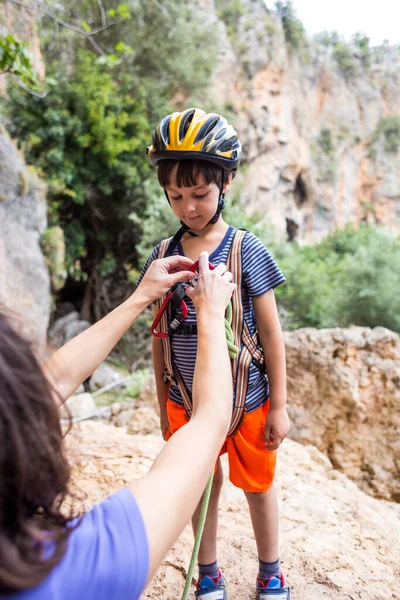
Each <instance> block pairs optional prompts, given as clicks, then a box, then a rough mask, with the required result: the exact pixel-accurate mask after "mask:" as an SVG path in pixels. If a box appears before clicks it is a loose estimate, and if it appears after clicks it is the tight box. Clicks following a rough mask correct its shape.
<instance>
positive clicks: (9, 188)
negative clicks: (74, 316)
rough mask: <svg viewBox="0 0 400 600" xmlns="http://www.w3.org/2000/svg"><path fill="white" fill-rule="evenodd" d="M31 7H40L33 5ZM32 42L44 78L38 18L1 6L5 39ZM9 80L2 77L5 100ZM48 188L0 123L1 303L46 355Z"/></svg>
mask: <svg viewBox="0 0 400 600" xmlns="http://www.w3.org/2000/svg"><path fill="white" fill-rule="evenodd" d="M31 6H32V7H34V8H35V7H38V2H37V1H36V0H34V2H33V3H32V5H31ZM6 33H11V34H12V35H13V36H15V37H16V39H18V40H27V45H28V48H29V51H30V53H31V55H32V57H33V65H34V67H35V69H36V70H37V72H38V75H39V77H40V78H43V76H44V64H43V60H42V57H41V54H40V48H39V40H38V35H37V26H36V17H35V13H34V12H32V11H31V10H30V11H29V10H23V9H21V8H20V7H16V6H13V5H12V4H10V3H7V2H3V3H0V35H3V34H6ZM5 90H6V75H0V95H2V94H4V93H5ZM45 196H46V189H45V186H44V184H43V183H42V182H41V181H40V179H39V177H37V175H36V174H35V173H34V171H33V170H32V169H30V168H29V167H27V166H26V165H25V163H24V160H23V158H22V155H21V153H20V152H18V150H17V148H16V146H15V144H14V143H13V142H12V141H11V140H10V139H9V137H8V136H7V134H6V133H5V131H4V130H3V128H2V127H1V123H0V302H1V303H2V304H3V305H5V306H6V308H9V309H10V310H11V311H13V312H14V313H16V314H17V315H20V316H21V319H18V321H19V327H20V329H22V330H23V331H24V333H25V334H26V335H27V337H28V338H29V339H31V340H32V341H33V342H34V344H35V346H36V347H37V349H38V350H39V352H40V353H42V352H44V347H45V342H46V330H47V326H48V322H49V313H50V281H49V275H48V272H47V268H46V265H45V261H44V259H43V256H42V252H41V249H40V245H39V241H40V236H41V234H42V233H43V232H44V230H45V229H46V226H47V220H46V203H45Z"/></svg>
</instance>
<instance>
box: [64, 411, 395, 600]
mask: <svg viewBox="0 0 400 600" xmlns="http://www.w3.org/2000/svg"><path fill="white" fill-rule="evenodd" d="M67 445H68V449H69V450H68V452H69V458H70V461H71V463H72V465H73V469H74V470H73V472H74V485H73V489H74V491H76V492H77V500H75V503H76V507H77V508H78V507H79V508H81V507H83V508H85V509H88V508H89V507H90V506H91V505H92V504H93V503H94V502H97V501H100V500H102V499H104V498H105V497H106V496H107V495H109V494H110V493H112V492H114V491H116V490H118V489H119V488H120V487H121V486H123V485H126V484H127V483H129V482H130V481H131V480H132V479H134V478H137V477H140V476H142V475H143V474H144V473H146V472H147V471H148V469H149V468H150V466H151V464H152V461H153V460H154V458H155V457H156V455H157V454H158V452H159V450H160V449H161V447H162V445H163V442H162V440H161V437H160V436H155V435H135V436H130V435H127V434H126V433H125V432H123V431H122V430H121V429H116V428H114V427H112V426H109V425H104V424H101V423H94V422H86V423H81V424H79V425H75V426H74V427H73V430H72V432H71V433H70V434H69V435H68V437H67ZM224 470H225V473H227V464H226V462H225V461H224ZM277 483H278V490H279V496H280V515H281V516H280V527H281V548H282V550H281V558H282V567H283V570H284V573H285V575H286V577H287V581H288V584H289V585H290V586H291V588H292V596H293V597H294V598H296V600H321V599H322V598H323V599H326V600H338V599H339V598H346V599H347V598H348V599H349V600H350V598H353V599H356V598H357V599H361V600H383V599H384V598H388V599H391V600H397V599H398V598H400V583H399V578H398V575H399V572H398V556H399V552H400V507H399V506H398V505H396V504H392V503H389V502H385V501H383V500H376V499H374V498H371V497H369V496H367V495H366V494H364V493H363V492H362V491H361V490H360V489H358V487H357V486H356V485H355V484H354V483H353V482H351V481H349V480H348V479H347V478H346V477H345V475H343V474H342V473H340V472H339V471H337V470H335V469H334V468H332V465H331V463H330V462H329V460H328V459H327V458H326V457H325V456H324V455H323V454H322V453H320V452H319V451H318V450H317V449H316V448H314V447H309V446H307V447H306V446H301V445H300V444H298V443H296V442H293V441H291V440H286V441H285V442H284V444H283V445H282V447H281V450H280V451H279V462H278V482H277ZM160 510H162V498H160ZM192 546H193V537H192V533H191V530H190V528H189V527H187V528H186V529H185V531H184V532H183V534H182V535H181V537H180V539H179V541H178V542H177V543H176V544H175V545H174V547H173V549H172V551H171V552H170V553H169V554H168V555H167V557H166V559H165V560H164V562H163V564H162V566H161V568H160V570H159V571H158V573H157V575H156V576H155V578H154V580H153V582H152V583H151V584H150V585H149V586H148V588H147V589H146V590H145V592H144V594H143V598H147V599H149V600H153V599H154V600H159V599H160V598H162V599H163V600H176V598H180V597H181V594H182V590H183V586H184V582H185V579H184V577H185V574H186V569H187V567H188V564H189V559H190V555H191V551H192ZM218 556H219V561H220V564H221V567H222V568H223V569H224V573H225V575H226V577H227V580H228V582H229V590H230V595H231V596H232V598H246V599H249V600H250V599H251V598H254V583H255V576H256V572H257V566H258V563H257V554H256V546H255V541H254V536H253V532H252V528H251V525H250V517H249V512H248V508H247V504H246V501H245V498H244V495H243V494H242V492H241V491H240V490H238V489H237V488H234V487H233V486H232V484H230V483H229V482H228V481H225V484H224V489H223V492H222V499H221V505H220V524H219V531H218Z"/></svg>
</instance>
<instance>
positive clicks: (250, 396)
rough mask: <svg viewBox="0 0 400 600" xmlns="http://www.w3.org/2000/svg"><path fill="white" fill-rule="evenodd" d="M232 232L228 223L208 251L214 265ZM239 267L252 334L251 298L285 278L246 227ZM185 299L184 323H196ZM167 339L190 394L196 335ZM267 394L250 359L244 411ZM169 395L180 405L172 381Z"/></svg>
mask: <svg viewBox="0 0 400 600" xmlns="http://www.w3.org/2000/svg"><path fill="white" fill-rule="evenodd" d="M235 233H236V229H235V228H234V227H232V226H230V227H229V228H228V230H227V232H226V234H225V236H224V238H223V240H222V241H221V243H220V245H219V246H218V248H217V249H216V250H214V252H213V253H212V254H210V257H209V260H210V262H211V263H212V264H213V265H214V266H217V265H219V264H220V263H224V264H225V263H226V262H227V260H228V254H229V250H230V247H231V244H232V241H233V238H234V235H235ZM158 252H159V245H158V246H156V248H154V250H153V252H152V253H151V254H150V256H149V258H148V259H147V261H146V264H145V266H144V267H143V269H142V272H141V274H140V277H139V279H138V284H139V283H140V281H141V280H142V278H143V276H144V274H145V273H146V271H147V269H148V268H149V266H150V264H151V263H152V262H153V260H156V259H157V258H158ZM173 254H174V255H175V254H180V255H181V256H184V252H183V248H182V245H181V243H180V242H179V243H178V244H177V245H176V247H175V249H174V252H173ZM242 269H243V276H242V279H243V284H242V302H243V313H244V318H245V320H246V323H247V325H248V328H249V331H250V334H251V335H253V334H254V332H255V331H256V327H257V324H256V318H255V313H254V308H253V302H252V298H253V297H254V296H260V295H261V294H265V293H266V292H268V291H269V290H271V289H274V288H276V287H277V286H278V285H280V284H281V283H283V282H284V281H285V277H284V276H283V274H282V273H281V271H280V270H279V267H278V265H277V264H276V262H275V261H274V259H273V258H272V256H271V255H270V253H269V252H268V250H267V249H266V248H265V246H264V245H263V244H262V242H261V241H260V240H259V239H258V238H257V237H256V236H255V235H254V234H252V233H250V232H249V231H248V232H246V234H245V236H244V239H243V243H242ZM185 302H186V304H187V307H188V309H189V314H188V316H187V318H186V319H185V322H184V323H185V325H191V324H194V323H196V310H195V307H194V305H193V302H192V300H191V299H190V298H188V297H187V296H186V297H185ZM170 342H171V353H172V360H173V363H174V366H175V368H176V369H177V370H178V371H179V373H180V375H181V377H182V379H183V381H184V384H185V386H186V388H187V390H188V392H189V393H190V394H191V393H192V389H193V377H194V368H195V362H196V354H197V335H190V336H186V335H171V337H170ZM268 397H269V385H268V380H267V378H266V377H265V375H263V374H262V373H261V372H260V370H259V369H258V367H257V365H255V364H254V363H251V365H250V370H249V385H248V390H247V395H246V411H247V412H251V411H253V410H256V409H257V408H259V407H260V406H262V404H264V402H266V400H267V399H268ZM170 398H171V400H173V401H174V402H176V403H177V404H180V405H182V406H183V400H182V396H181V393H180V391H179V388H178V387H177V386H175V385H171V389H170Z"/></svg>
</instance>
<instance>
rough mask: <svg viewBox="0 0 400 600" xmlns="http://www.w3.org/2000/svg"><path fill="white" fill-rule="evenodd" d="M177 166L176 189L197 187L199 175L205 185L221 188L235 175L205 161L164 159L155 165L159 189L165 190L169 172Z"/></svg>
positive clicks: (233, 172)
mask: <svg viewBox="0 0 400 600" xmlns="http://www.w3.org/2000/svg"><path fill="white" fill-rule="evenodd" d="M176 165H178V169H177V172H176V183H177V185H178V187H193V186H195V185H197V182H198V178H199V176H200V175H202V176H203V179H204V181H205V182H206V184H207V185H209V184H210V183H216V184H217V185H218V187H221V185H222V184H223V183H226V182H227V181H229V174H230V173H231V174H232V179H233V178H234V177H235V175H236V170H237V169H234V170H233V171H228V170H227V169H224V168H223V167H219V166H218V165H216V164H214V163H212V162H209V161H206V160H176V159H171V158H165V159H163V160H160V162H159V163H158V165H157V176H158V181H159V183H160V185H161V187H163V188H166V187H167V186H168V185H169V184H170V178H171V172H172V170H173V169H174V167H175V166H176Z"/></svg>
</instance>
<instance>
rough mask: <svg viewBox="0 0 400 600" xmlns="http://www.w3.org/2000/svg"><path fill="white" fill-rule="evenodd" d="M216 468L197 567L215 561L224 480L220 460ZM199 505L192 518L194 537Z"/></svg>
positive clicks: (199, 509) (198, 516) (199, 510)
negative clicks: (219, 507) (220, 498)
mask: <svg viewBox="0 0 400 600" xmlns="http://www.w3.org/2000/svg"><path fill="white" fill-rule="evenodd" d="M217 464H218V468H217V471H216V473H215V474H214V479H213V486H212V490H211V496H210V503H209V505H208V511H207V518H206V522H205V526H204V532H203V537H202V540H201V544H200V550H199V557H198V562H199V565H211V564H212V563H214V562H215V561H216V560H217V527H218V505H219V497H220V493H221V489H222V484H223V480H224V474H223V471H222V464H221V460H220V459H218V463H217ZM202 501H203V499H201V500H200V503H199V505H198V507H197V509H196V511H195V513H194V515H193V517H192V526H193V533H194V535H196V531H197V525H198V523H199V518H200V512H201V504H202Z"/></svg>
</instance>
